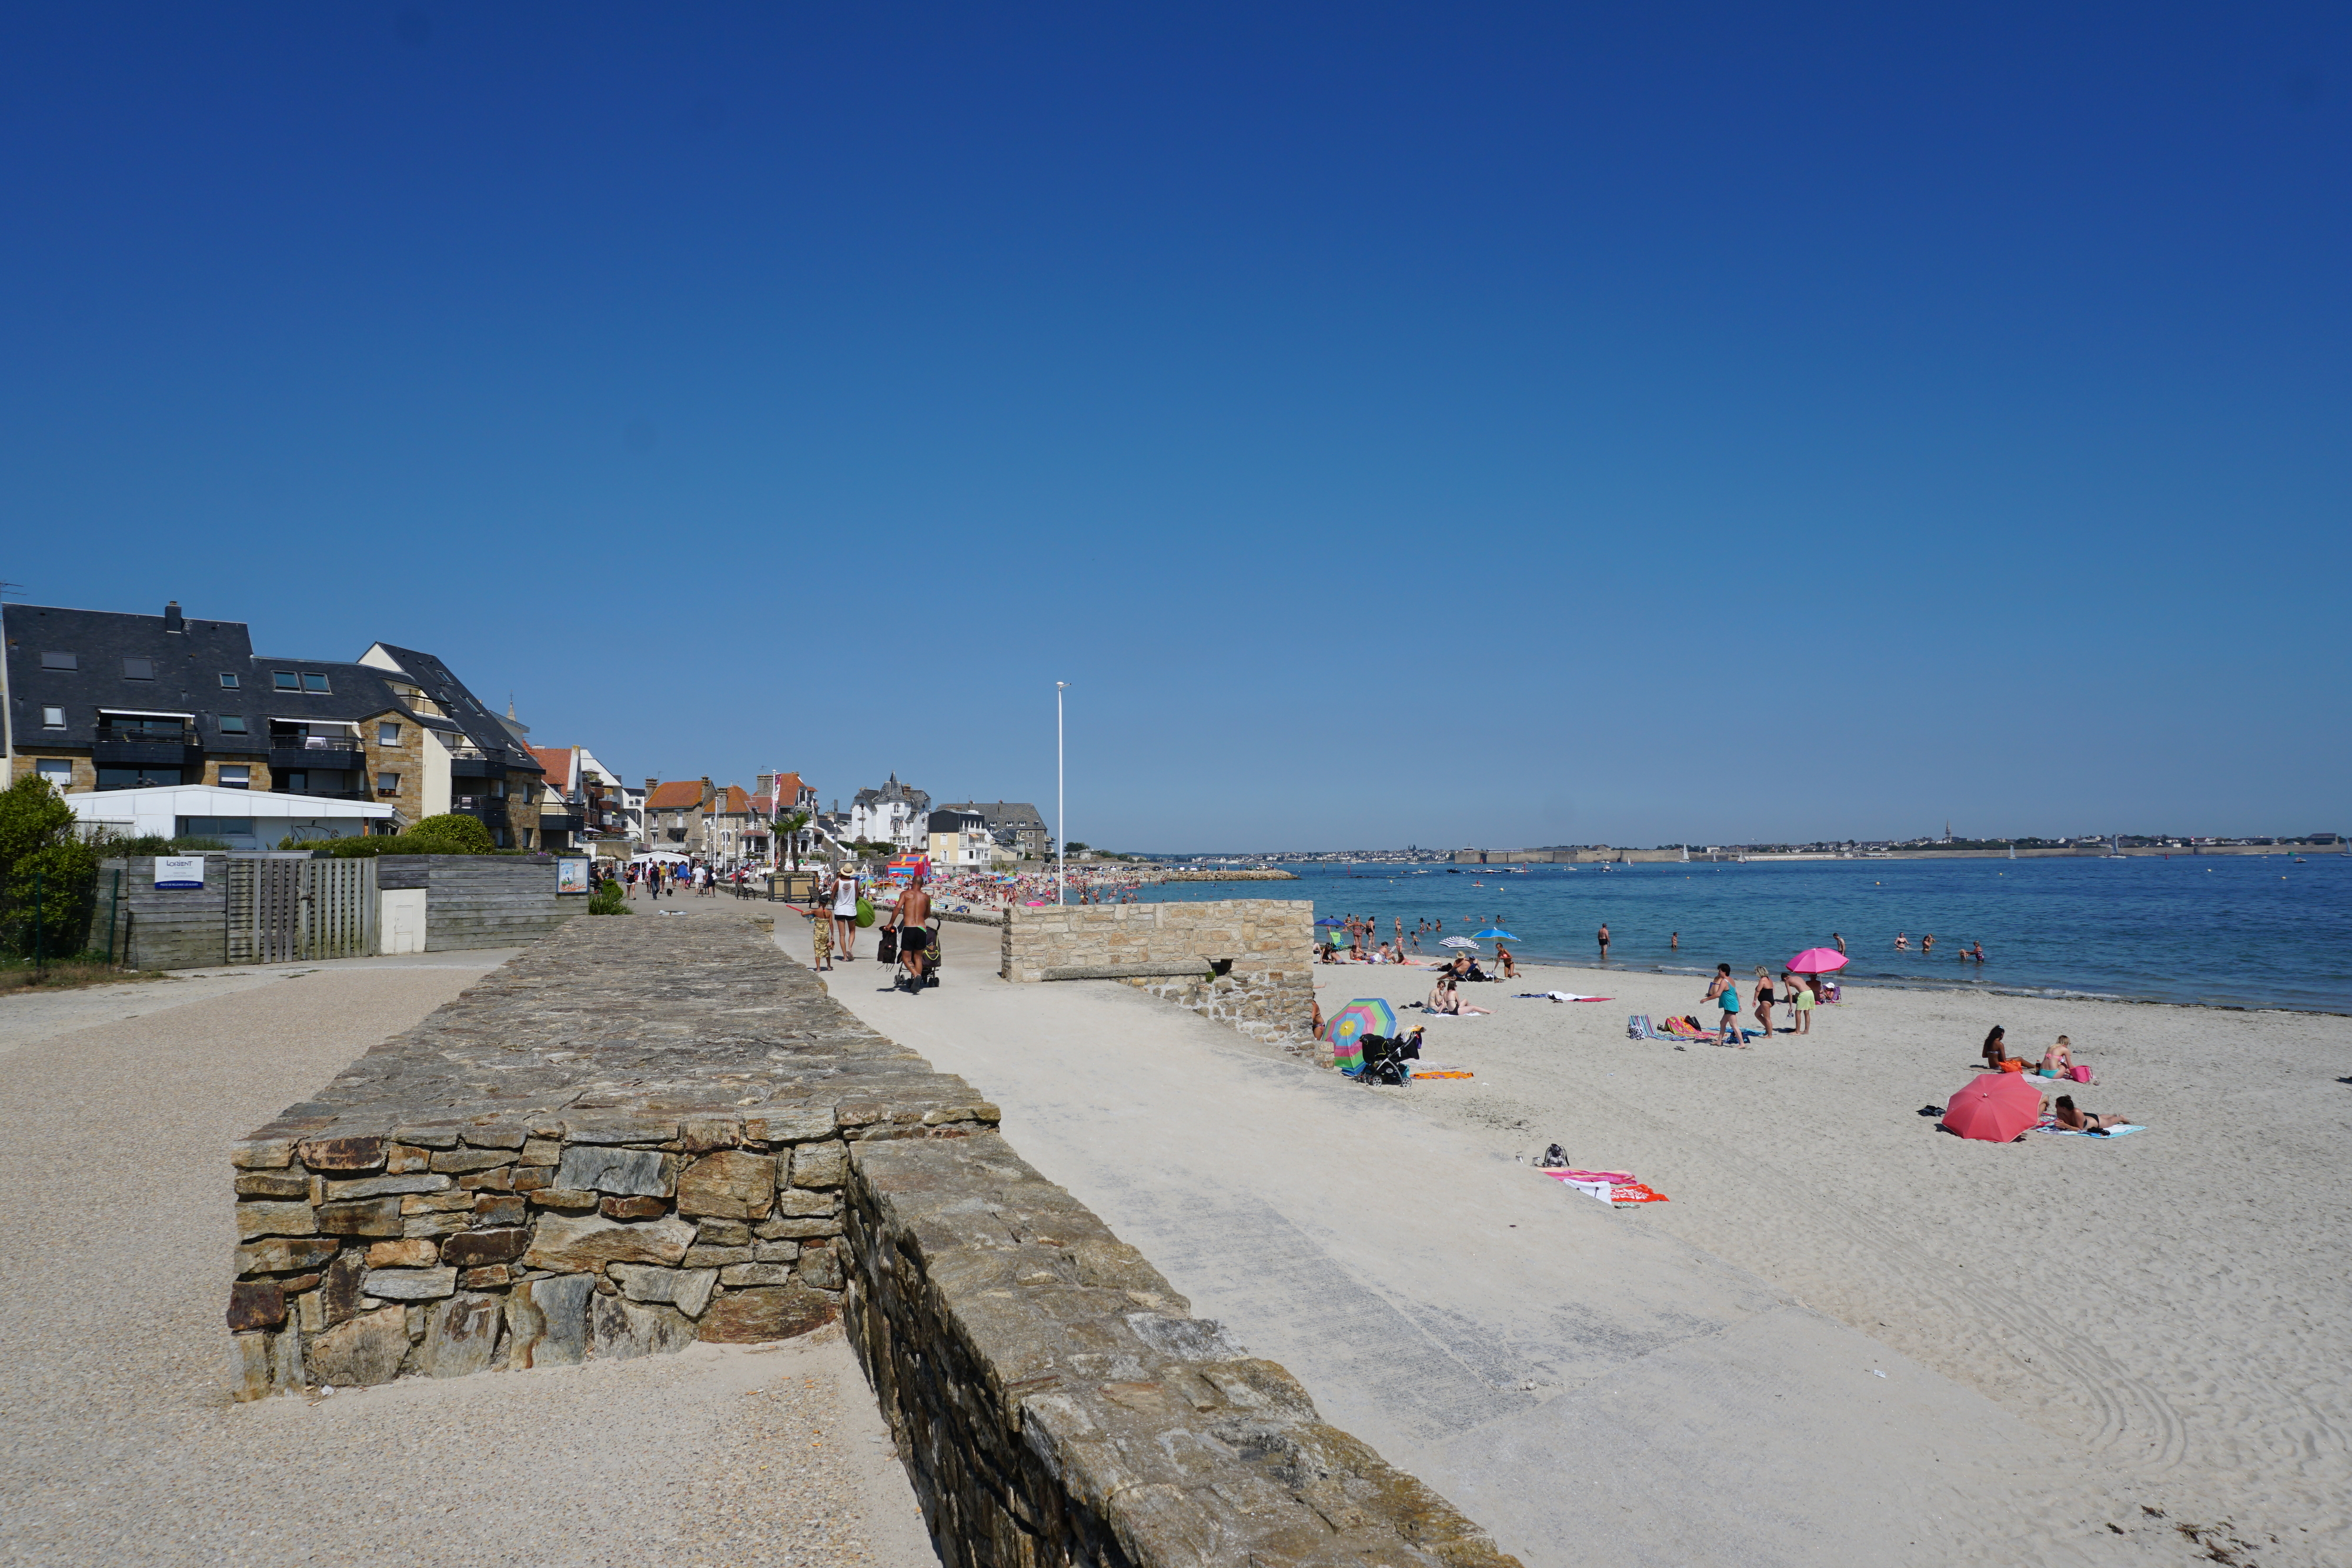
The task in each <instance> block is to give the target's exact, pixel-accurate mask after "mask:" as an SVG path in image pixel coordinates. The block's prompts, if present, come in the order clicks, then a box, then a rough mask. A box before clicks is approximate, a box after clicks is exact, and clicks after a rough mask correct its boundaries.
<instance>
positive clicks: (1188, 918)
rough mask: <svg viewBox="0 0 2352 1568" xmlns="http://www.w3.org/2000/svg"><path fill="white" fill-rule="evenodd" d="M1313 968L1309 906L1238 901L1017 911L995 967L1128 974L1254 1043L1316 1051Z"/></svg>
mask: <svg viewBox="0 0 2352 1568" xmlns="http://www.w3.org/2000/svg"><path fill="white" fill-rule="evenodd" d="M1314 964H1315V906H1314V905H1313V904H1309V903H1305V902H1301V901H1296V900H1290V899H1275V898H1233V899H1220V900H1217V901H1215V902H1213V903H1200V904H1065V905H1062V906H1060V907H1056V908H1045V909H1029V908H1026V907H1019V908H1014V909H1013V910H1011V911H1009V912H1008V913H1007V915H1006V917H1005V921H1004V935H1003V967H1001V968H1000V969H999V971H998V972H999V973H1000V974H1001V975H1002V976H1003V977H1004V978H1005V979H1008V980H1024V981H1026V980H1051V979H1081V978H1102V979H1119V980H1124V981H1126V982H1127V983H1128V984H1129V985H1132V986H1136V987H1139V988H1142V989H1144V990H1148V991H1150V993H1151V994H1152V995H1154V996H1157V997H1161V998H1165V999H1167V1000H1169V1001H1172V1002H1175V1003H1176V1004H1178V1005H1179V1006H1181V1007H1186V1008H1190V1009H1192V1010H1193V1011H1194V1012H1197V1013H1200V1014H1202V1015H1203V1016H1204V1017H1208V1018H1213V1019H1217V1020H1218V1021H1219V1022H1221V1023H1225V1024H1230V1025H1231V1026H1232V1027H1234V1029H1236V1030H1240V1031H1241V1032H1242V1033H1244V1034H1246V1035H1249V1036H1251V1037H1252V1038H1253V1039H1257V1040H1273V1041H1276V1042H1278V1043H1280V1044H1283V1045H1286V1046H1290V1047H1293V1048H1295V1049H1299V1050H1309V1049H1311V1048H1312V1047H1313V1046H1314V1044H1315V1043H1316V1041H1315V1030H1314V1013H1315V974H1314ZM1137 970H1157V971H1159V972H1157V973H1143V974H1139V973H1135V972H1134V971H1137Z"/></svg>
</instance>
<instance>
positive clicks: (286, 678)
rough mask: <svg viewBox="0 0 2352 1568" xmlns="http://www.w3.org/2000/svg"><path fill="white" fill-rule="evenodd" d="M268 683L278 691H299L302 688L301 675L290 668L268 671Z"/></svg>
mask: <svg viewBox="0 0 2352 1568" xmlns="http://www.w3.org/2000/svg"><path fill="white" fill-rule="evenodd" d="M269 684H270V686H271V687H272V688H273V689H275V690H278V691H281V692H299V691H300V690H301V689H302V677H301V676H299V675H298V674H295V673H294V672H293V671H291V670H272V671H270V672H269Z"/></svg>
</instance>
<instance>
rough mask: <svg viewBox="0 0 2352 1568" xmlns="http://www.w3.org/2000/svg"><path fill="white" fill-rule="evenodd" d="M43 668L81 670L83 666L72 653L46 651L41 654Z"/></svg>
mask: <svg viewBox="0 0 2352 1568" xmlns="http://www.w3.org/2000/svg"><path fill="white" fill-rule="evenodd" d="M41 668H43V669H45V670H79V669H80V668H81V661H80V660H79V659H77V658H75V657H74V656H73V655H72V654H71V653H44V654H42V655H41Z"/></svg>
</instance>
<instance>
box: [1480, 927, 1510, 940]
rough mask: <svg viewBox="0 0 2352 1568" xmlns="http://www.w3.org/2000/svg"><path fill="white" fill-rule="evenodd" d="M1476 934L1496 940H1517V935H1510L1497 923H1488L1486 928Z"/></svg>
mask: <svg viewBox="0 0 2352 1568" xmlns="http://www.w3.org/2000/svg"><path fill="white" fill-rule="evenodd" d="M1478 935H1479V936H1486V937H1489V938H1491V939H1493V940H1494V941H1496V942H1516V941H1517V940H1518V938H1517V937H1516V936H1512V935H1511V934H1510V933H1509V932H1507V931H1506V930H1504V929H1503V928H1502V927H1501V926H1499V925H1489V926H1488V927H1486V929H1485V930H1484V931H1481V932H1480V933H1478Z"/></svg>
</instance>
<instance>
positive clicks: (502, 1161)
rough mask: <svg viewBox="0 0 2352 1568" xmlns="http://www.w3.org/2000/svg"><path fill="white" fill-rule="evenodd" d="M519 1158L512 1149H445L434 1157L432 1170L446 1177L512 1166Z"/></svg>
mask: <svg viewBox="0 0 2352 1568" xmlns="http://www.w3.org/2000/svg"><path fill="white" fill-rule="evenodd" d="M517 1142H518V1145H520V1140H517ZM517 1158H518V1156H517V1155H516V1154H515V1152H514V1150H512V1149H443V1150H441V1151H440V1152H439V1153H438V1154H436V1155H434V1156H433V1164H432V1167H431V1168H433V1169H434V1170H436V1171H440V1172H442V1173H443V1174H445V1175H447V1174H452V1173H456V1172H462V1171H486V1170H488V1169H489V1168H490V1167H491V1166H510V1165H512V1164H514V1163H515V1161H516V1159H517Z"/></svg>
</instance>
